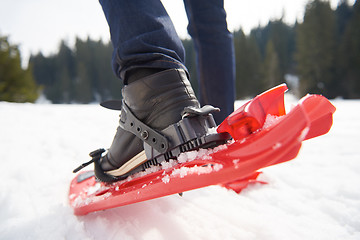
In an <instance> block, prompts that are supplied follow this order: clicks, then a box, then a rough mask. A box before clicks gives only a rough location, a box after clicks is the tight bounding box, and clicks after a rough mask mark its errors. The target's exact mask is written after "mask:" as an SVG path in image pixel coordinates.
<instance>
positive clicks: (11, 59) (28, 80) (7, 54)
mask: <svg viewBox="0 0 360 240" xmlns="http://www.w3.org/2000/svg"><path fill="white" fill-rule="evenodd" d="M38 91H39V88H38V87H37V86H36V84H35V81H34V79H33V75H32V71H31V67H29V68H28V69H26V70H24V69H22V67H21V60H20V51H19V49H18V47H17V46H15V45H11V44H10V43H9V41H8V38H7V37H1V36H0V101H10V102H34V101H35V100H36V99H37V98H38Z"/></svg>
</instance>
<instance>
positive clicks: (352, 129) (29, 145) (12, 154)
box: [0, 100, 360, 240]
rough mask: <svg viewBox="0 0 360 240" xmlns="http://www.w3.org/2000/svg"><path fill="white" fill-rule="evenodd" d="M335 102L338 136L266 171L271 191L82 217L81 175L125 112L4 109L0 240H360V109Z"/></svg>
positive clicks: (213, 190) (207, 193)
mask: <svg viewBox="0 0 360 240" xmlns="http://www.w3.org/2000/svg"><path fill="white" fill-rule="evenodd" d="M239 104H240V103H238V102H237V105H238V106H239ZM333 104H334V105H335V106H336V107H337V111H336V113H335V116H334V125H333V128H332V130H331V131H330V133H329V134H327V135H325V136H322V137H319V138H316V139H312V140H309V141H306V142H305V143H304V144H303V147H302V150H301V151H300V154H299V155H298V157H297V158H296V159H295V160H292V161H290V162H287V163H283V164H280V165H276V166H272V167H269V168H266V169H264V170H263V174H262V175H260V179H261V180H264V181H267V182H268V184H266V185H252V186H250V187H248V188H247V189H245V190H244V191H243V192H241V194H236V193H235V192H232V191H229V190H226V189H225V188H221V187H220V186H212V187H207V188H203V189H198V190H193V191H190V192H185V193H184V195H183V197H180V196H178V195H172V196H168V197H164V198H160V199H154V200H151V201H147V202H143V203H137V204H133V205H129V206H124V207H120V208H116V209H111V210H107V211H102V212H97V213H92V214H89V215H87V216H82V217H76V216H74V215H73V212H72V209H71V208H70V206H69V204H68V187H69V183H70V181H71V179H72V178H73V177H74V174H73V173H72V170H73V169H74V168H75V167H77V166H78V165H80V164H81V163H83V162H85V161H88V160H90V159H89V157H88V153H89V152H90V151H93V150H95V149H97V148H99V147H105V148H106V147H109V146H110V144H111V141H112V138H113V136H114V134H115V130H116V127H117V122H118V114H119V113H118V112H116V111H110V110H106V109H102V108H101V107H99V106H97V105H51V104H12V103H4V102H2V103H0V149H1V153H0V154H1V160H0V161H1V168H0V178H1V181H0V187H1V191H0V239H52V240H57V239H156V240H159V239H182V240H183V239H207V240H208V239H216V240H218V239H246V240H251V239H259V240H260V239H261V240H272V239H274V240H275V239H276V240H278V239H291V240H297V239H299V240H300V239H301V240H303V239H307V240H308V239H317V240H318V239H324V240H331V239H334V240H335V239H342V240H343V239H353V240H356V239H360V187H359V183H360V145H359V136H360V111H359V109H360V101H346V100H334V101H333ZM164 181H166V179H164ZM145 187H146V186H145Z"/></svg>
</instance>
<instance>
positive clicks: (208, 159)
mask: <svg viewBox="0 0 360 240" xmlns="http://www.w3.org/2000/svg"><path fill="white" fill-rule="evenodd" d="M286 90H287V87H286V85H284V84H283V85H280V86H278V87H276V88H273V89H271V90H269V91H267V92H265V93H263V94H261V95H259V96H257V97H255V98H254V99H253V100H250V101H249V102H248V103H246V104H245V105H243V106H242V107H240V108H239V109H238V110H237V111H235V112H234V113H232V114H231V115H230V116H229V117H228V118H227V119H225V120H224V122H223V123H222V124H220V125H219V127H218V128H217V131H218V132H228V133H230V134H231V136H232V137H233V141H231V142H229V143H227V144H224V145H221V146H218V147H216V148H214V149H212V150H200V151H197V152H192V153H184V154H182V155H180V156H179V158H178V160H179V163H176V164H173V165H171V163H169V164H168V165H167V164H164V165H163V166H162V167H159V166H158V167H157V168H154V169H152V171H153V172H150V173H148V174H145V173H142V174H141V175H137V176H130V177H129V178H127V179H125V180H123V181H119V182H115V183H111V184H105V183H102V182H97V181H96V179H95V177H94V175H93V173H92V171H87V172H81V173H79V174H78V175H77V176H76V177H75V178H74V179H73V180H72V182H71V184H70V191H69V201H70V205H71V207H73V209H74V213H75V215H85V214H87V213H90V212H94V211H99V210H105V209H109V208H114V207H119V206H124V205H128V204H132V203H136V202H141V201H146V200H150V199H154V198H158V197H162V196H167V195H171V194H177V193H182V192H185V191H189V190H193V189H197V188H201V187H206V186H209V185H217V184H219V185H221V186H224V187H226V188H228V189H233V190H234V191H236V192H240V191H241V189H243V188H244V187H246V186H247V185H248V183H249V182H253V181H256V178H257V176H258V172H257V171H258V170H259V169H262V168H264V167H267V166H271V165H274V164H278V163H281V162H285V161H289V160H291V159H293V158H295V157H296V156H297V154H298V152H299V149H300V147H301V142H302V141H304V140H307V139H310V138H313V137H316V136H319V135H322V134H325V133H327V132H328V131H329V130H330V128H331V126H332V114H333V113H334V112H335V107H334V106H333V105H332V104H331V103H330V102H329V101H328V100H327V99H326V98H324V97H323V96H319V95H307V96H305V97H304V98H302V99H301V100H300V101H299V103H298V104H297V105H296V106H295V107H294V108H293V109H292V110H291V111H290V112H289V113H288V114H286V113H285V107H284V92H285V91H286ZM189 155H194V156H192V157H190V158H189Z"/></svg>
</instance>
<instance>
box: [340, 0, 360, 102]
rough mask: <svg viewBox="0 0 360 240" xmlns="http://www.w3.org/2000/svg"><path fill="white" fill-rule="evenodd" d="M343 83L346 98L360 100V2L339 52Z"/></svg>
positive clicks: (354, 8)
mask: <svg viewBox="0 0 360 240" xmlns="http://www.w3.org/2000/svg"><path fill="white" fill-rule="evenodd" d="M339 66H340V68H341V83H342V86H343V88H344V97H345V98H360V2H359V1H356V2H355V4H354V6H353V13H352V15H351V18H350V19H349V21H348V24H347V26H346V28H345V31H344V36H343V38H342V41H341V44H340V50H339Z"/></svg>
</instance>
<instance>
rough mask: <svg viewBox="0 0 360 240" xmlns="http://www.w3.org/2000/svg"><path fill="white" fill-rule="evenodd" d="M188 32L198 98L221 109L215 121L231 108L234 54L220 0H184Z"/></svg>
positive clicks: (233, 97)
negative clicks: (194, 57) (195, 55)
mask: <svg viewBox="0 0 360 240" xmlns="http://www.w3.org/2000/svg"><path fill="white" fill-rule="evenodd" d="M184 4H185V8H186V13H187V16H188V19H189V25H188V32H189V34H190V36H191V37H192V38H193V40H194V45H195V50H196V52H197V70H198V71H197V72H198V80H199V89H200V93H199V100H200V103H201V105H204V104H210V105H213V106H217V107H219V108H220V109H221V112H220V113H217V114H214V117H215V120H216V122H217V123H221V122H222V121H223V120H224V119H225V117H227V116H228V115H229V114H230V113H232V112H233V111H234V100H235V55H234V46H233V37H232V34H231V33H230V32H229V31H228V29H227V22H226V12H225V10H224V2H223V0H184Z"/></svg>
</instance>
